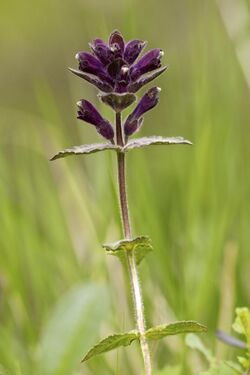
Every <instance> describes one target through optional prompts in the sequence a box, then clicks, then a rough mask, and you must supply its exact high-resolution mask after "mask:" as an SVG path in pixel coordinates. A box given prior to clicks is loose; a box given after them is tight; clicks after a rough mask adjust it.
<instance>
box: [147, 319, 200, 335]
mask: <svg viewBox="0 0 250 375" xmlns="http://www.w3.org/2000/svg"><path fill="white" fill-rule="evenodd" d="M206 331H207V328H206V327H205V326H203V325H202V324H200V323H197V322H194V321H192V320H186V321H180V322H175V323H170V324H163V325H160V326H156V327H152V328H150V329H148V330H147V331H146V333H145V336H146V337H147V338H148V339H149V340H159V339H161V338H163V337H165V336H171V335H178V334H179V333H188V332H206Z"/></svg>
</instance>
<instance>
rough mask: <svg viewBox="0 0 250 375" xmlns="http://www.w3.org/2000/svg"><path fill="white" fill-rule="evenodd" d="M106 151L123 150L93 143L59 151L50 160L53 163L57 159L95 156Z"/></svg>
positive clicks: (113, 146) (114, 146) (110, 144)
mask: <svg viewBox="0 0 250 375" xmlns="http://www.w3.org/2000/svg"><path fill="white" fill-rule="evenodd" d="M105 150H121V148H120V147H119V146H116V145H113V144H112V143H92V144H89V145H81V146H73V147H71V148H66V149H65V150H62V151H59V152H58V153H57V154H56V155H54V156H53V157H52V158H51V159H50V160H51V161H53V160H56V159H60V158H65V157H66V156H69V155H86V154H93V153H94V152H99V151H105Z"/></svg>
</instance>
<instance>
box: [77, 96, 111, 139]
mask: <svg viewBox="0 0 250 375" xmlns="http://www.w3.org/2000/svg"><path fill="white" fill-rule="evenodd" d="M77 106H78V112H77V118H78V119H80V120H83V121H85V122H88V123H89V124H91V125H94V126H95V127H96V130H97V131H98V133H100V134H101V135H102V136H103V137H104V138H106V139H109V140H113V138H114V130H113V128H112V125H111V124H110V123H109V121H108V120H106V119H104V118H103V117H102V115H101V114H100V113H99V112H98V111H97V109H96V108H95V107H94V106H93V104H91V103H90V102H89V101H88V100H84V99H82V100H80V101H79V102H77Z"/></svg>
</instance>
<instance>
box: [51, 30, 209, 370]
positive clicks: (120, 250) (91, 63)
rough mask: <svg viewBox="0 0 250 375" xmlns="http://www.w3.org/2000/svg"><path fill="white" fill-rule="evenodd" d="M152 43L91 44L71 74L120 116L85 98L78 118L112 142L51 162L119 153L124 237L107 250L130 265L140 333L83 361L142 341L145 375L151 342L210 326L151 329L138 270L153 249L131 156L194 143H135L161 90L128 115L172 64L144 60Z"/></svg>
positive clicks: (107, 342)
mask: <svg viewBox="0 0 250 375" xmlns="http://www.w3.org/2000/svg"><path fill="white" fill-rule="evenodd" d="M145 46H146V42H145V41H142V40H138V39H135V40H131V41H129V42H127V43H126V42H125V40H124V38H123V36H122V34H121V33H120V32H119V31H117V30H115V31H114V32H112V33H111V35H110V37H109V42H108V44H106V43H105V42H104V41H103V40H101V39H95V40H94V41H93V42H92V43H90V48H91V50H92V52H91V53H89V52H85V51H83V52H79V53H77V55H76V58H77V60H78V63H79V70H75V69H71V68H70V71H71V72H72V73H74V74H76V75H77V76H79V77H81V78H83V79H84V80H86V81H87V82H89V83H90V84H92V85H94V86H95V87H97V88H98V89H99V90H100V92H99V94H98V96H99V97H100V99H101V101H102V102H103V103H105V104H107V105H108V106H110V107H111V108H112V110H113V111H114V112H115V126H113V125H112V124H111V123H110V122H109V121H108V120H107V119H105V118H104V117H103V116H102V115H101V114H100V113H99V111H98V110H97V109H96V108H95V106H94V105H93V104H91V103H90V102H89V101H87V100H85V99H82V100H80V101H79V102H78V103H77V106H78V115H77V118H78V119H80V120H83V121H85V122H87V123H89V124H91V125H93V126H95V128H96V130H97V132H98V133H99V134H100V135H101V136H102V137H103V138H105V139H106V140H107V141H108V142H105V143H94V144H90V145H81V146H74V147H72V148H68V149H65V150H62V151H60V152H58V153H57V154H56V155H55V156H54V157H53V158H52V159H51V160H55V159H58V158H62V157H65V156H68V155H78V154H90V153H94V152H100V151H104V150H113V151H115V152H116V155H117V169H118V187H119V198H120V207H121V219H122V224H123V232H124V238H123V239H121V240H119V241H117V242H115V243H111V244H106V245H103V247H104V248H105V249H106V252H107V253H108V254H111V255H115V256H117V257H118V258H120V259H121V261H122V262H125V264H126V265H127V268H128V273H129V276H130V286H131V290H132V295H133V301H134V312H135V320H136V322H135V323H136V329H135V330H132V331H129V332H125V333H118V334H113V335H111V336H108V337H107V338H105V339H103V340H101V341H100V342H99V343H98V344H97V345H95V346H94V347H93V348H92V349H90V350H89V352H88V353H87V354H86V355H85V357H84V358H83V361H86V360H88V359H90V358H91V357H93V356H95V355H97V354H101V353H104V352H107V351H109V350H112V349H114V348H117V347H119V346H127V345H130V344H131V343H132V341H139V343H140V346H141V352H142V357H143V362H144V368H145V374H146V375H151V374H152V364H151V358H150V348H149V341H150V340H158V339H160V338H162V337H165V336H168V335H175V334H178V333H186V332H204V331H206V328H205V327H204V326H203V325H201V324H199V323H197V322H194V321H180V322H174V323H170V324H164V325H161V326H156V327H152V328H149V329H147V327H146V323H145V313H144V306H143V301H142V294H141V288H140V283H139V275H138V270H137V267H138V265H139V263H140V262H141V261H142V259H143V258H144V257H145V255H146V254H147V253H148V252H149V251H151V250H152V244H151V240H150V238H149V237H147V236H139V237H133V236H132V229H131V224H130V218H129V210H128V200H127V192H126V173H125V172H126V171H125V156H126V152H128V151H130V150H132V149H134V148H141V147H146V146H150V145H159V144H165V145H172V144H188V145H190V144H191V142H189V141H188V140H185V139H184V138H182V137H171V138H169V137H162V136H151V137H143V138H136V139H131V140H129V137H130V136H131V135H133V134H134V133H136V132H138V131H139V130H140V129H141V126H142V123H143V119H144V115H145V113H146V112H148V111H149V110H151V109H152V108H154V107H155V106H156V105H157V104H158V102H159V94H160V88H158V87H153V88H150V89H149V90H148V91H147V92H146V93H145V94H144V95H143V96H142V98H141V99H140V100H139V102H138V104H137V105H136V106H135V108H134V109H133V110H132V111H131V113H130V114H129V115H128V117H127V118H126V119H125V121H124V122H123V121H122V111H123V110H124V109H125V108H127V107H129V106H130V105H132V104H133V103H134V102H135V101H136V100H137V98H136V95H135V93H136V92H138V91H139V90H140V88H142V87H143V86H144V85H146V84H147V83H149V82H151V81H152V80H153V79H155V78H156V77H158V76H159V75H160V74H162V73H163V72H164V71H165V70H166V69H167V66H163V67H162V66H161V58H162V56H163V52H162V50H161V49H159V48H156V49H152V50H150V51H148V52H146V53H145V54H144V55H143V56H142V57H140V55H141V53H142V50H143V49H144V48H145Z"/></svg>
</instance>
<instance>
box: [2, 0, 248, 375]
mask: <svg viewBox="0 0 250 375" xmlns="http://www.w3.org/2000/svg"><path fill="white" fill-rule="evenodd" d="M97 3H98V6H97ZM219 3H221V4H223V7H224V9H225V11H226V10H227V7H228V8H229V9H228V10H229V12H228V13H227V14H229V15H231V14H232V15H233V16H232V17H236V18H237V20H241V19H242V20H243V21H244V20H247V19H248V18H247V17H248V16H249V13H248V12H249V6H246V8H245V13H244V17H243V18H242V17H238V16H239V14H238V13H237V4H239V5H240V4H241V3H242V2H238V1H236V0H235V1H230V2H227V1H216V2H215V1H200V0H193V1H187V2H186V1H183V0H175V1H172V0H159V2H157V5H154V4H153V3H152V2H149V1H148V2H147V1H145V0H134V1H129V0H124V1H122V2H114V1H113V0H107V1H105V2H101V1H98V2H97V1H76V0H72V1H67V0H66V1H64V2H62V1H59V0H53V1H51V0H43V1H42V0H37V1H36V2H35V7H34V3H32V2H31V1H30V0H22V1H20V0H12V1H2V2H1V12H0V18H1V22H0V40H1V71H0V76H1V77H0V82H1V94H0V95H1V105H0V145H1V146H0V147H1V153H0V173H1V178H0V206H1V210H0V223H1V236H0V248H1V256H0V274H1V276H0V290H1V306H0V309H1V315H0V364H1V366H0V371H1V372H2V373H3V374H8V375H12V374H15V375H16V374H19V373H20V374H22V375H33V374H37V367H36V356H37V354H36V353H37V347H38V346H39V345H40V336H41V331H42V330H43V329H44V327H45V325H47V319H48V317H49V316H51V314H52V311H53V310H54V306H55V305H57V302H58V301H59V300H60V298H62V297H63V295H64V293H67V290H69V288H70V287H71V286H73V285H78V284H79V283H81V282H83V283H86V282H87V281H88V280H92V281H93V282H98V281H102V282H105V284H111V281H112V282H113V283H112V285H113V288H112V289H110V292H111V293H112V314H110V316H111V315H112V319H110V320H109V317H108V316H103V318H102V321H103V322H106V324H107V327H104V328H103V329H105V332H117V331H119V329H120V328H121V324H122V330H124V331H128V330H129V329H130V328H131V326H132V325H131V322H130V320H129V317H128V313H127V311H126V309H125V308H124V305H123V304H122V302H121V300H120V298H119V296H120V291H121V290H123V288H124V285H123V282H122V281H121V276H120V273H121V269H120V268H119V264H118V262H114V263H115V265H114V267H113V266H111V265H110V264H111V263H112V262H111V260H110V259H108V261H107V259H105V257H104V256H103V253H102V251H101V250H100V247H99V244H100V243H103V242H108V241H112V240H113V238H119V235H120V233H119V228H118V227H117V222H118V218H119V209H118V206H116V213H113V209H115V204H114V206H113V204H111V202H112V201H114V200H115V199H116V194H115V192H114V186H115V184H116V179H115V178H113V177H111V168H112V167H113V166H114V163H115V158H114V156H115V155H114V153H113V152H106V153H105V152H103V153H96V154H93V155H92V157H89V158H84V157H82V158H80V157H77V158H65V159H62V160H61V161H58V162H57V163H49V162H48V158H49V157H50V156H51V155H52V154H53V153H54V151H55V150H60V148H62V146H63V147H68V146H70V145H74V144H85V143H89V144H91V143H93V142H98V141H97V139H96V135H95V131H94V130H93V129H92V128H91V127H90V126H89V127H88V126H84V124H82V123H79V122H76V120H75V119H74V116H75V111H76V106H75V103H76V101H77V100H78V99H79V97H82V98H86V99H93V101H95V103H96V104H97V105H98V99H96V97H95V95H96V92H95V91H94V90H93V91H91V92H90V90H91V89H90V85H88V84H87V83H86V84H84V83H83V82H81V81H80V80H78V79H74V77H73V76H72V77H71V76H70V74H71V73H68V72H67V66H76V63H75V61H74V58H73V56H74V54H75V53H76V52H77V51H78V50H80V49H84V48H85V46H86V45H87V43H88V41H89V40H91V38H92V37H93V36H104V37H105V36H107V35H108V32H110V30H112V29H114V28H116V27H119V28H120V29H121V31H122V32H123V33H124V35H125V36H126V37H127V38H133V37H134V36H136V37H137V36H138V37H140V38H145V39H147V40H148V41H150V45H151V46H152V47H153V46H158V45H159V46H160V47H161V48H163V50H164V51H165V52H166V54H165V56H164V60H165V61H166V62H167V63H169V64H170V69H169V72H168V73H166V76H165V77H163V76H162V78H159V79H158V83H157V85H159V86H161V87H162V92H161V99H160V100H161V105H160V106H159V107H158V108H156V109H155V110H154V113H152V115H151V114H149V116H148V120H147V123H145V126H144V128H143V129H142V131H141V133H140V134H141V136H142V137H144V136H147V135H149V134H164V135H165V136H171V135H176V134H182V135H184V136H185V137H187V138H188V139H190V140H192V142H193V143H194V146H192V147H180V148H179V147H166V148H163V149H162V148H161V147H149V148H148V149H147V150H146V149H143V148H142V149H141V150H138V151H137V152H133V153H132V152H131V153H128V162H127V172H128V175H129V181H128V195H129V199H130V202H131V205H130V214H131V217H133V222H134V229H135V232H134V233H147V234H149V235H150V237H151V238H152V240H153V244H154V248H155V250H156V251H155V256H150V262H149V257H148V258H146V259H145V261H144V262H143V263H141V266H140V267H141V270H140V271H141V283H142V286H143V290H144V297H145V310H146V311H147V320H148V322H152V321H155V320H154V319H156V318H157V316H158V317H159V319H160V318H161V319H164V318H165V317H166V319H167V320H170V319H173V320H178V319H184V318H185V317H188V318H193V319H195V320H197V321H201V322H205V324H206V325H207V326H208V327H209V331H208V334H207V336H206V342H207V343H208V345H209V348H211V351H212V352H213V353H214V351H215V346H216V342H215V340H214V336H213V332H214V331H215V329H216V328H217V324H218V317H219V314H220V311H222V310H223V305H222V304H223V296H224V298H226V303H228V302H229V301H230V298H232V299H233V300H235V303H236V304H237V305H239V306H244V305H246V306H247V305H249V267H250V264H249V261H250V259H249V243H250V232H249V212H250V198H249V192H250V168H248V166H249V165H250V152H249V134H248V133H249V123H250V106H249V102H250V92H249V90H248V83H247V80H246V79H245V77H244V74H243V69H242V66H241V64H240V60H239V56H242V54H241V53H239V51H246V50H245V49H244V46H246V45H243V44H241V42H244V41H247V37H248V29H247V28H246V29H245V28H244V30H243V34H240V35H238V36H239V37H236V38H235V39H234V41H232V40H231V39H230V36H229V35H228V34H227V32H226V28H225V24H224V22H223V18H222V17H220V16H219V12H218V7H217V5H218V4H219ZM244 3H245V4H246V5H249V0H246V1H245V2H244ZM233 5H234V6H235V7H236V8H235V10H234V8H231V6H233ZM152 7H153V8H152ZM97 8H98V9H97ZM142 9H143V11H142ZM152 9H153V11H152ZM142 13H143V17H142ZM45 16H46V17H45ZM138 19H140V22H138ZM149 20H150V22H149ZM66 21H67V22H66ZM232 21H233V19H229V24H230V25H232ZM45 22H46V25H45ZM149 23H150V24H151V25H156V26H155V27H149ZM66 24H67V26H65V25H66ZM239 24H240V21H239V22H238V23H237V25H239ZM177 25H178V26H177ZM242 25H243V26H244V25H245V22H243V23H242ZM162 30H163V31H162ZM242 36H243V38H242ZM245 37H246V38H245ZM204 40H205V42H204ZM242 47H243V49H241V48H242ZM243 55H244V54H243ZM74 64H75V65H74ZM247 64H248V62H246V66H247ZM102 107H104V105H102ZM99 108H100V107H99ZM105 110H106V114H107V117H108V118H109V119H110V121H112V120H113V118H112V115H111V110H110V109H109V108H108V107H106V108H105ZM76 123H77V126H76ZM100 206H101V209H100ZM228 247H229V248H231V247H234V248H235V249H236V266H235V268H233V272H232V274H230V273H227V272H229V270H228V269H227V268H225V267H224V266H223V262H222V260H223V259H226V258H228ZM224 272H225V274H227V275H228V277H229V280H230V282H231V285H232V287H231V288H229V287H228V284H227V285H226V288H225V289H223V286H222V284H221V275H222V273H224ZM223 311H224V313H225V320H227V319H231V314H232V313H233V308H231V309H230V308H226V310H223ZM114 312H115V313H114ZM172 317H173V318H172ZM88 318H89V321H91V314H89V317H88ZM58 319H59V320H61V319H63V316H62V315H61V316H60V317H59V318H58ZM159 321H160V320H159ZM161 321H164V320H161ZM121 322H122V323H121ZM102 332H103V330H102ZM100 334H101V332H100V331H99V332H96V333H95V334H94V336H95V337H94V338H93V339H94V340H96V339H98V338H97V336H98V337H100ZM90 338H91V337H90V336H89V335H84V337H83V342H82V345H81V347H80V350H81V356H82V354H83V351H84V350H86V351H87V350H88V348H89V347H90V346H91V345H92V344H93V343H90V342H89V340H90ZM176 338H177V337H176ZM51 340H52V338H51ZM85 340H86V344H85V343H84V341H85ZM173 340H175V338H173ZM94 342H96V341H94ZM84 348H86V349H84ZM161 348H162V349H161V350H157V353H155V355H154V362H155V366H156V367H163V366H164V364H169V363H170V360H171V363H175V364H177V363H179V362H180V361H181V362H183V361H186V362H187V363H188V365H187V367H188V368H187V369H185V375H194V374H196V372H197V371H196V368H195V363H193V361H192V357H190V355H191V353H190V352H186V351H185V350H184V347H183V343H182V340H180V341H178V343H177V344H176V346H175V345H172V343H171V340H165V342H164V344H163V343H161ZM133 352H134V350H124V351H123V350H121V351H119V352H118V354H117V353H112V352H111V353H110V355H111V356H113V355H114V357H112V360H113V361H112V364H113V363H114V364H115V365H116V366H117V369H114V368H113V367H112V368H111V367H110V366H109V365H110V362H109V358H107V356H99V357H96V360H95V361H89V362H87V363H86V364H84V365H82V366H80V367H79V368H78V371H77V374H79V375H96V374H98V375H99V374H103V375H117V374H119V375H128V374H131V375H137V374H138V369H140V368H141V367H140V366H141V362H140V360H139V359H138V358H139V355H137V353H136V355H133ZM235 357H236V353H235V352H234V351H233V350H232V351H230V353H229V355H228V358H231V359H234V358H235ZM68 360H69V361H70V359H68ZM75 372H76V371H72V375H73V374H74V375H75ZM181 375H183V374H181Z"/></svg>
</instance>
